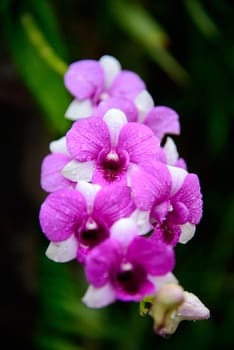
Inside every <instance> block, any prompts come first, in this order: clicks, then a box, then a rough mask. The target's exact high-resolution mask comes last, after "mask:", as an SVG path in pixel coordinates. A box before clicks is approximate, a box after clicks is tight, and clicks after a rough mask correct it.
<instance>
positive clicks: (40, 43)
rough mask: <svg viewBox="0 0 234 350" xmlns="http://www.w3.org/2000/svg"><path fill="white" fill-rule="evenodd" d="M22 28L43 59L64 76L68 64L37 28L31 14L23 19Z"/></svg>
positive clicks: (25, 15) (23, 16)
mask: <svg viewBox="0 0 234 350" xmlns="http://www.w3.org/2000/svg"><path fill="white" fill-rule="evenodd" d="M21 23H22V26H23V28H24V30H25V32H26V35H27V37H28V39H29V41H30V42H31V44H32V45H33V46H34V48H35V49H36V50H37V52H38V53H39V55H40V56H41V58H42V59H43V60H44V61H45V62H46V63H47V64H48V65H49V66H50V67H51V68H52V69H53V70H54V71H55V72H57V73H58V74H61V75H64V73H65V72H66V70H67V64H66V63H65V62H64V61H63V60H61V58H59V57H58V56H57V55H56V53H55V51H54V49H53V48H52V47H51V46H50V45H49V43H48V42H47V40H46V39H45V37H44V35H43V33H42V32H41V31H40V29H39V27H38V26H37V24H36V22H35V20H34V18H33V16H32V15H30V14H24V15H22V17H21Z"/></svg>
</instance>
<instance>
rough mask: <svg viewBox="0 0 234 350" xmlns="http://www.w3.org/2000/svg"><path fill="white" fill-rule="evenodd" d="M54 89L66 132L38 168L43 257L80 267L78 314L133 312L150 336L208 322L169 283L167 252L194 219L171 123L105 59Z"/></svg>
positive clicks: (196, 189)
mask: <svg viewBox="0 0 234 350" xmlns="http://www.w3.org/2000/svg"><path fill="white" fill-rule="evenodd" d="M64 82H65V86H66V88H67V89H68V91H69V92H70V93H71V95H72V96H73V97H74V100H73V101H72V102H71V104H70V105H69V106H68V109H67V111H66V112H65V117H66V118H68V119H70V120H72V126H71V128H70V129H69V130H68V132H67V133H66V135H65V136H64V137H62V138H60V139H59V140H56V141H52V142H51V143H50V153H49V154H48V155H47V156H46V157H45V158H44V160H43V162H42V168H41V186H42V188H43V189H44V190H45V191H46V192H48V193H49V194H48V196H47V197H46V199H45V201H44V202H43V203H42V205H41V209H40V214H39V219H40V225H41V229H42V231H43V233H44V234H45V235H46V237H47V238H48V240H49V241H50V243H49V246H48V249H47V251H46V255H47V257H48V258H50V259H52V260H53V261H55V262H68V261H70V260H73V259H75V260H76V261H77V263H79V264H81V265H82V266H83V268H84V272H85V276H86V279H87V283H88V285H89V286H88V289H87V291H86V293H85V295H84V297H83V299H82V300H83V302H84V303H85V304H86V305H87V306H88V307H93V308H101V307H104V306H107V305H109V304H111V303H113V302H115V301H116V300H121V301H124V302H130V301H134V302H139V303H140V305H141V308H140V309H141V314H145V313H147V314H149V315H151V316H152V317H153V319H154V329H155V331H156V332H157V333H158V334H160V335H166V334H171V333H173V332H174V331H175V329H176V328H177V326H178V324H179V322H180V321H181V320H183V319H204V318H208V317H209V310H208V309H207V308H206V307H205V306H204V305H203V304H202V302H201V301H200V300H199V299H198V298H197V297H196V296H195V295H194V294H192V293H188V292H185V291H184V290H183V288H182V287H181V286H180V285H179V282H178V281H177V279H176V277H175V276H174V275H173V273H172V271H173V269H174V267H175V252H174V250H175V249H174V248H175V246H176V245H177V244H181V243H182V244H185V243H187V242H188V241H189V240H190V239H191V238H192V237H193V235H194V233H195V228H196V225H197V224H198V223H199V221H200V219H201V216H202V195H201V192H200V184H199V179H198V176H197V175H195V174H192V173H189V172H188V170H187V166H186V162H185V161H184V159H182V158H180V157H179V154H178V151H177V148H176V144H175V142H174V141H173V139H172V138H171V137H169V136H168V135H179V133H180V123H179V116H178V114H177V113H176V112H175V111H174V110H173V109H171V108H169V107H165V106H155V104H154V101H153V98H152V97H151V95H150V94H149V92H148V91H147V88H146V85H145V83H144V81H143V80H142V79H141V78H140V77H139V76H138V75H137V74H135V73H134V72H132V71H128V70H122V69H121V66H120V63H119V62H118V60H117V59H115V58H114V57H112V56H108V55H106V56H103V57H101V58H100V59H99V60H97V61H96V60H81V61H78V62H75V63H73V64H71V65H70V66H69V68H68V70H67V72H66V73H65V76H64ZM146 305H147V307H146ZM142 310H143V311H142Z"/></svg>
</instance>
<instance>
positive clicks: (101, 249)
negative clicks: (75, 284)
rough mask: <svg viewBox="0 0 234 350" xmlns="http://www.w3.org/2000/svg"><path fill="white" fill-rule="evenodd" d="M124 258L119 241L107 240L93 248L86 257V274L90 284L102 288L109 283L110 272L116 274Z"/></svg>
mask: <svg viewBox="0 0 234 350" xmlns="http://www.w3.org/2000/svg"><path fill="white" fill-rule="evenodd" d="M121 258H122V251H121V246H120V244H119V242H118V241H116V240H113V239H106V240H105V241H103V242H102V243H101V244H99V245H97V246H96V247H95V248H93V249H92V250H91V251H90V253H89V254H88V255H87V257H86V265H85V274H86V278H87V280H88V282H89V283H91V284H92V285H93V286H94V287H96V288H100V287H103V286H104V285H106V284H107V283H109V280H110V271H112V273H113V274H114V273H115V270H116V268H118V266H119V265H120V262H121Z"/></svg>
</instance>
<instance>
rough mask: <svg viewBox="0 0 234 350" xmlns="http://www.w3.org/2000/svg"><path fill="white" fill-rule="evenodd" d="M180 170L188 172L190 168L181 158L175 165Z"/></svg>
mask: <svg viewBox="0 0 234 350" xmlns="http://www.w3.org/2000/svg"><path fill="white" fill-rule="evenodd" d="M174 165H175V166H176V167H178V168H182V169H184V170H188V166H187V163H186V161H185V160H184V159H183V158H179V159H178V160H177V162H176V163H175V164H174Z"/></svg>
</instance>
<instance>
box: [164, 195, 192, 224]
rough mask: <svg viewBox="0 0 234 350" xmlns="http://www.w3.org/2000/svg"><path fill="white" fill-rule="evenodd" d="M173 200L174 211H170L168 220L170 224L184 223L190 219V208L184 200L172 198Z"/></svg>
mask: <svg viewBox="0 0 234 350" xmlns="http://www.w3.org/2000/svg"><path fill="white" fill-rule="evenodd" d="M171 202H172V208H173V209H172V211H170V212H169V213H168V216H167V221H168V223H169V224H172V225H173V224H175V225H182V224H185V223H186V222H187V221H188V217H189V209H188V208H187V207H186V205H185V204H184V203H182V202H178V201H177V202H176V201H174V200H171Z"/></svg>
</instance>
